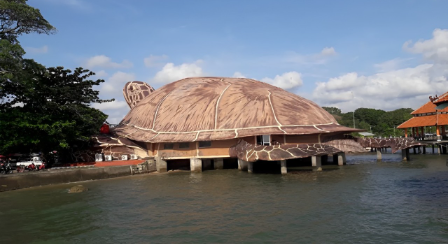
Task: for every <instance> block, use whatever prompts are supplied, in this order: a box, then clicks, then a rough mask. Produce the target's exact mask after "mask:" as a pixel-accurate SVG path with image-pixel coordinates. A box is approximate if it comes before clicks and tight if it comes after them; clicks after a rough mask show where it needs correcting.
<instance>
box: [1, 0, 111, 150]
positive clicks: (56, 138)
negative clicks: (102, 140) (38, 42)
mask: <svg viewBox="0 0 448 244" xmlns="http://www.w3.org/2000/svg"><path fill="white" fill-rule="evenodd" d="M26 3H27V1H26V0H0V128H1V129H0V153H8V152H31V151H34V152H36V151H40V152H43V153H44V154H45V153H48V152H49V151H50V150H64V149H73V148H76V149H83V148H85V147H87V146H88V145H89V142H90V138H91V136H92V135H94V134H96V133H97V132H98V130H99V128H100V126H101V124H102V123H103V122H104V121H105V120H106V118H107V116H106V115H105V114H104V113H102V112H101V111H99V110H97V109H94V108H91V107H90V104H91V103H102V102H108V101H113V99H112V100H102V99H99V92H98V91H96V90H94V89H93V86H97V85H99V84H100V83H102V82H104V80H89V79H88V78H89V77H90V76H92V75H94V73H93V72H90V71H89V70H85V69H83V68H77V69H75V70H74V71H73V72H72V71H71V70H68V69H64V68H63V67H56V68H45V67H44V66H43V65H40V64H39V63H37V62H35V61H34V60H30V59H24V58H23V55H24V54H25V51H24V50H23V48H22V47H21V46H20V43H19V41H18V37H19V36H20V35H22V34H28V33H39V34H51V33H54V32H55V31H56V29H55V28H54V27H53V26H52V25H51V24H50V23H48V21H47V20H45V18H44V17H43V16H42V15H41V14H40V11H39V10H38V9H35V8H33V7H31V6H29V5H27V4H26Z"/></svg>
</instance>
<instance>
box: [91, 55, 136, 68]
mask: <svg viewBox="0 0 448 244" xmlns="http://www.w3.org/2000/svg"><path fill="white" fill-rule="evenodd" d="M132 65H133V64H132V63H131V62H130V61H128V60H123V61H122V62H121V63H115V62H112V60H111V58H109V57H107V56H105V55H97V56H93V57H91V58H89V59H88V60H87V61H86V62H85V66H86V67H87V68H88V69H91V68H94V67H100V68H112V69H118V68H130V67H132Z"/></svg>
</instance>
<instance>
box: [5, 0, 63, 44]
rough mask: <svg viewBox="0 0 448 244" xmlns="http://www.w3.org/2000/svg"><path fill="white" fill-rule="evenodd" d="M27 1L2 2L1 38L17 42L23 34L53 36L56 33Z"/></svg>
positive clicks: (12, 0)
mask: <svg viewBox="0 0 448 244" xmlns="http://www.w3.org/2000/svg"><path fill="white" fill-rule="evenodd" d="M26 2H27V0H0V38H1V39H6V40H9V41H10V42H11V43H15V42H17V37H18V36H20V35H22V34H29V33H38V34H51V33H54V32H55V31H56V28H54V27H53V26H52V25H51V24H50V23H49V22H48V21H47V20H46V19H45V18H44V17H43V16H42V14H41V13H40V11H39V9H36V8H33V7H31V6H29V5H28V4H27V3H26Z"/></svg>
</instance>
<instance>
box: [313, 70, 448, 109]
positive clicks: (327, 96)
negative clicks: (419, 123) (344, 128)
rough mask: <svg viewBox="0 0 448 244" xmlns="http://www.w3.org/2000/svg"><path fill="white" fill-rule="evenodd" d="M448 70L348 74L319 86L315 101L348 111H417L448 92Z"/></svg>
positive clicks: (315, 92) (314, 97)
mask: <svg viewBox="0 0 448 244" xmlns="http://www.w3.org/2000/svg"><path fill="white" fill-rule="evenodd" d="M447 74H448V67H445V66H439V65H433V64H422V65H419V66H416V67H414V68H404V69H398V70H393V71H388V72H383V73H377V74H374V75H370V76H360V75H358V74H357V73H348V74H344V75H341V76H339V77H336V78H331V79H329V80H328V81H327V82H319V83H317V87H316V88H315V90H314V92H313V100H315V101H316V102H318V103H319V104H320V105H321V106H336V107H339V108H341V109H342V110H344V111H352V110H353V109H356V108H359V107H372V108H379V109H386V110H390V109H396V108H400V107H406V108H408V107H411V108H417V107H419V106H421V105H422V104H424V103H425V102H426V101H427V100H428V96H429V95H431V94H436V93H437V92H439V93H440V91H443V92H445V91H446V85H445V84H446V82H447V81H448V80H447V78H446V75H447Z"/></svg>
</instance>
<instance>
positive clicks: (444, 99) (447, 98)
mask: <svg viewBox="0 0 448 244" xmlns="http://www.w3.org/2000/svg"><path fill="white" fill-rule="evenodd" d="M445 102H448V92H445V93H444V94H442V95H441V96H440V97H439V98H438V99H437V100H435V101H434V104H440V103H445Z"/></svg>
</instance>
